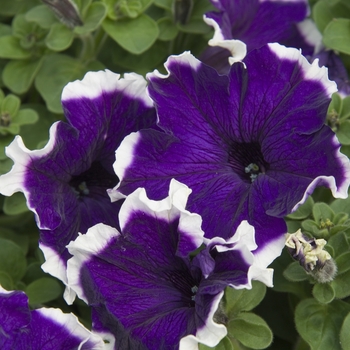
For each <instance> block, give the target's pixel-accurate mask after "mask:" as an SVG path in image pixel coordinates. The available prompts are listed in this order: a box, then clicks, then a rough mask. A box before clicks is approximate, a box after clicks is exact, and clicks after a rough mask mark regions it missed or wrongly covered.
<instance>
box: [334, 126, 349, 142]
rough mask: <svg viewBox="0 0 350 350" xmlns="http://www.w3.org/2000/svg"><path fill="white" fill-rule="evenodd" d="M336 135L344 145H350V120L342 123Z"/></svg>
mask: <svg viewBox="0 0 350 350" xmlns="http://www.w3.org/2000/svg"><path fill="white" fill-rule="evenodd" d="M336 134H337V137H338V140H339V142H340V143H341V144H342V145H350V120H344V121H342V122H341V123H340V125H339V127H338V130H337V131H336Z"/></svg>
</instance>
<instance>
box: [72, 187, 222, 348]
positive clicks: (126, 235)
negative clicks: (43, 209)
mask: <svg viewBox="0 0 350 350" xmlns="http://www.w3.org/2000/svg"><path fill="white" fill-rule="evenodd" d="M188 195H189V190H188V188H187V187H186V186H184V185H182V184H179V183H177V182H176V181H175V180H174V181H172V182H171V184H170V190H169V196H168V197H167V198H165V199H163V200H161V201H152V200H149V199H148V198H147V196H146V192H145V190H144V189H138V190H136V191H135V192H133V193H132V194H131V195H129V196H128V197H127V199H126V200H125V202H124V204H123V206H122V208H121V210H120V226H121V230H122V233H119V232H118V231H117V230H115V229H113V228H112V227H109V226H106V225H103V224H100V225H96V226H94V227H92V228H91V229H89V230H88V232H87V233H86V235H81V236H79V237H78V238H77V239H76V241H74V242H71V243H70V244H69V245H68V249H69V251H70V253H71V254H73V257H72V258H71V259H70V260H69V261H68V280H69V286H70V287H71V288H72V289H74V290H75V291H76V293H77V294H78V295H79V297H81V298H83V299H84V300H85V301H87V303H88V304H89V305H91V306H92V307H93V309H94V310H95V311H94V318H95V321H96V323H97V325H98V328H99V329H106V330H109V331H110V332H112V333H113V334H114V335H115V337H116V339H118V337H119V339H120V337H121V338H122V339H123V340H122V344H128V343H130V342H131V343H132V342H136V343H135V346H136V348H137V349H138V348H140V349H143V348H142V347H141V345H144V346H145V347H146V348H147V349H160V348H162V349H177V348H178V346H179V342H180V340H181V339H182V338H183V337H186V336H187V335H191V334H192V335H193V336H198V334H201V332H200V330H202V329H205V328H206V329H207V330H210V334H211V336H209V338H208V336H206V337H205V339H204V340H203V342H205V343H207V344H209V345H216V344H217V343H218V342H219V340H220V339H221V338H222V337H224V336H225V335H226V328H225V327H224V326H223V325H218V324H216V323H214V322H213V320H212V315H213V313H214V312H215V311H216V309H215V310H214V308H215V307H216V308H217V306H218V303H219V300H220V299H221V297H222V294H223V293H222V291H223V288H224V287H223V288H221V289H220V290H218V291H216V293H211V294H208V293H201V286H200V283H201V280H202V278H203V277H202V274H201V271H200V269H199V268H198V267H196V266H191V261H190V258H189V253H190V252H191V251H192V250H193V249H196V248H198V247H199V246H200V245H201V244H202V242H203V231H202V230H201V228H200V224H201V220H200V219H199V217H198V215H197V214H191V213H189V212H188V211H186V210H185V209H184V206H183V205H184V204H186V202H187V197H188ZM197 290H198V292H197ZM197 332H199V333H198V334H197ZM128 335H129V336H130V337H128ZM118 341H120V340H117V342H118ZM119 346H120V345H119Z"/></svg>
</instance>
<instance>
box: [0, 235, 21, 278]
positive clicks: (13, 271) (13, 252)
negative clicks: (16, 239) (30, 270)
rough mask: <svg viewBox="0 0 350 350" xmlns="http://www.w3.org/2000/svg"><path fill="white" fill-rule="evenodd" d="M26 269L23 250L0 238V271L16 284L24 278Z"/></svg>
mask: <svg viewBox="0 0 350 350" xmlns="http://www.w3.org/2000/svg"><path fill="white" fill-rule="evenodd" d="M26 268H27V263H26V259H25V256H24V253H23V250H22V249H21V248H20V247H19V246H18V245H17V244H15V243H13V242H12V241H9V240H7V239H3V238H0V271H3V272H6V273H7V274H8V275H9V276H10V277H11V279H12V280H13V281H14V282H16V281H19V280H20V279H21V278H22V277H23V276H24V274H25V271H26Z"/></svg>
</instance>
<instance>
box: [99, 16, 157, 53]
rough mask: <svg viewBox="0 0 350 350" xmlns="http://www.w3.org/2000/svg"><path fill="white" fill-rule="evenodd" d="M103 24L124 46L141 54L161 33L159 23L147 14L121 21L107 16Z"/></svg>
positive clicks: (110, 34) (109, 33) (112, 36)
mask: <svg viewBox="0 0 350 350" xmlns="http://www.w3.org/2000/svg"><path fill="white" fill-rule="evenodd" d="M102 26H103V29H104V30H105V31H106V32H107V34H108V35H109V36H110V37H111V38H113V39H114V40H115V41H116V42H117V43H118V44H119V45H120V46H121V47H122V48H124V49H125V50H127V51H129V52H131V53H134V54H141V53H142V52H144V51H146V50H147V49H148V48H150V47H151V46H152V45H153V43H154V42H155V41H156V39H157V37H158V34H159V30H158V26H157V23H156V22H155V21H154V20H153V19H152V18H150V17H148V16H147V15H145V14H142V15H141V16H139V17H137V18H135V19H125V20H120V21H112V20H110V19H108V18H107V19H105V20H104V21H103V23H102Z"/></svg>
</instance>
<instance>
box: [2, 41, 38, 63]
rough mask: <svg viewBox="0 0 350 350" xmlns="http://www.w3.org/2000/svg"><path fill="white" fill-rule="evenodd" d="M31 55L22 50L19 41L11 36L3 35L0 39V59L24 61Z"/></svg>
mask: <svg viewBox="0 0 350 350" xmlns="http://www.w3.org/2000/svg"><path fill="white" fill-rule="evenodd" d="M30 56H31V53H30V52H29V51H27V50H25V49H23V48H22V46H21V45H20V39H18V38H16V37H14V36H12V35H4V36H1V37H0V57H1V58H9V59H20V60H21V59H25V58H29V57H30Z"/></svg>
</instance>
